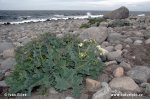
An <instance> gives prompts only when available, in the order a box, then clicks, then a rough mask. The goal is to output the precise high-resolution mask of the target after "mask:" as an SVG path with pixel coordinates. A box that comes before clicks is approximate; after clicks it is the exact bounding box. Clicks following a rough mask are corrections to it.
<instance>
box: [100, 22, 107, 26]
mask: <svg viewBox="0 0 150 99" xmlns="http://www.w3.org/2000/svg"><path fill="white" fill-rule="evenodd" d="M100 26H102V27H108V23H107V22H101V23H100Z"/></svg>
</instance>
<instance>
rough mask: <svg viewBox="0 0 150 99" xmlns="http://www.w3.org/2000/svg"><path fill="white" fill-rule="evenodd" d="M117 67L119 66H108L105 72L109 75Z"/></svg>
mask: <svg viewBox="0 0 150 99" xmlns="http://www.w3.org/2000/svg"><path fill="white" fill-rule="evenodd" d="M118 67H120V66H119V65H115V64H113V65H109V66H107V67H106V69H105V71H106V72H107V73H109V74H112V73H113V72H114V70H115V69H117V68H118Z"/></svg>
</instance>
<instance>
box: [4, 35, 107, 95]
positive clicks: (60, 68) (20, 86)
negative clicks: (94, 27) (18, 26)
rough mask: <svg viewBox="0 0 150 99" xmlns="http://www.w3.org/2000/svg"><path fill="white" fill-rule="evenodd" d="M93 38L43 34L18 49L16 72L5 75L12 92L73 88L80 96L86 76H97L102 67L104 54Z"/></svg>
mask: <svg viewBox="0 0 150 99" xmlns="http://www.w3.org/2000/svg"><path fill="white" fill-rule="evenodd" d="M96 46H97V44H96V42H95V41H94V40H84V41H82V40H80V39H79V38H78V37H77V36H75V35H69V34H67V35H65V36H64V37H62V38H57V37H56V35H55V34H44V35H42V36H41V37H40V38H39V39H38V40H34V41H32V42H30V43H28V44H27V45H25V46H22V47H19V48H17V50H16V61H17V64H16V66H15V69H14V71H13V72H12V73H11V75H10V76H9V77H7V78H6V83H7V84H8V85H9V86H10V89H9V92H10V93H27V94H28V95H31V92H32V91H33V90H35V88H39V90H40V89H41V90H42V91H43V89H44V92H46V91H47V89H49V88H50V87H54V88H55V89H56V90H57V91H60V92H61V91H65V90H67V89H71V90H72V93H73V95H74V96H79V95H80V90H81V88H82V86H83V82H84V79H85V78H86V77H87V76H88V77H91V78H93V79H95V78H96V77H97V76H98V75H99V74H100V72H101V71H102V70H103V67H104V65H103V63H102V62H101V61H100V60H99V59H98V57H99V55H101V54H102V51H101V50H100V47H99V46H98V47H96Z"/></svg>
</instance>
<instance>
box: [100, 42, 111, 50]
mask: <svg viewBox="0 0 150 99" xmlns="http://www.w3.org/2000/svg"><path fill="white" fill-rule="evenodd" d="M109 45H110V44H109V43H108V42H106V41H104V42H103V43H102V44H101V47H103V48H105V47H107V46H109Z"/></svg>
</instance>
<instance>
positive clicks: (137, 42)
mask: <svg viewBox="0 0 150 99" xmlns="http://www.w3.org/2000/svg"><path fill="white" fill-rule="evenodd" d="M142 43H143V41H142V40H136V41H135V42H134V45H141V44H142Z"/></svg>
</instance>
